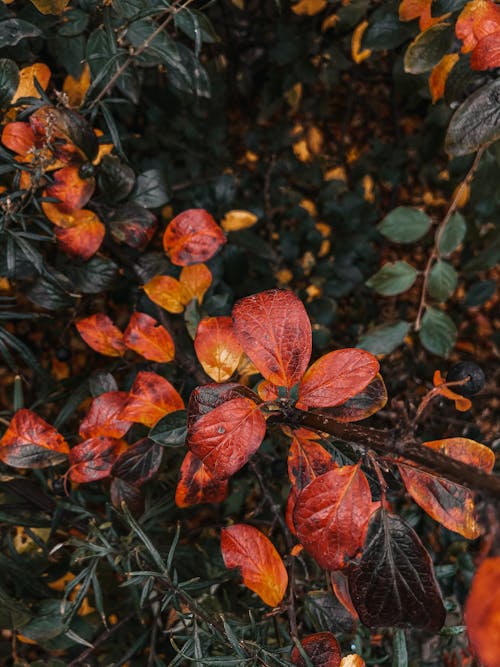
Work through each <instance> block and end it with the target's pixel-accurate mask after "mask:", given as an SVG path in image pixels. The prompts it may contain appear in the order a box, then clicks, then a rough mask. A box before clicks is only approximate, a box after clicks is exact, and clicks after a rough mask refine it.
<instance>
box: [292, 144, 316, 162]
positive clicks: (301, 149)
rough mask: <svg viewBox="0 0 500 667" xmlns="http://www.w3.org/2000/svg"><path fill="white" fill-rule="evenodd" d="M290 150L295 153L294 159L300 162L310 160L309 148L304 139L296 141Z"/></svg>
mask: <svg viewBox="0 0 500 667" xmlns="http://www.w3.org/2000/svg"><path fill="white" fill-rule="evenodd" d="M292 148H293V152H294V153H295V157H296V158H297V160H300V162H310V161H311V160H312V155H311V153H310V151H309V147H308V146H307V141H306V140H305V139H300V140H299V141H296V142H295V143H294V144H293V146H292Z"/></svg>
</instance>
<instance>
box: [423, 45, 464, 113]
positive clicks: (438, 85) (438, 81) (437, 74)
mask: <svg viewBox="0 0 500 667" xmlns="http://www.w3.org/2000/svg"><path fill="white" fill-rule="evenodd" d="M458 59H459V55H458V53H448V54H447V55H445V56H443V57H442V58H441V60H440V61H439V62H438V64H437V65H436V66H435V67H434V69H433V70H432V72H431V73H430V76H429V88H430V91H431V95H432V103H433V104H434V103H435V102H437V101H438V100H439V98H441V97H443V95H444V89H445V86H446V79H447V78H448V75H449V73H450V72H451V70H452V69H453V67H454V65H455V63H456V62H457V60H458Z"/></svg>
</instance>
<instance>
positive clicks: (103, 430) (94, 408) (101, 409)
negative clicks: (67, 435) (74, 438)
mask: <svg viewBox="0 0 500 667" xmlns="http://www.w3.org/2000/svg"><path fill="white" fill-rule="evenodd" d="M127 400H128V393H127V392H125V391H107V392H105V393H104V394H101V395H100V396H98V397H97V398H94V400H93V401H92V404H91V406H90V410H89V411H88V413H87V416H86V417H85V418H84V420H83V421H82V423H81V424H80V430H79V434H80V436H81V437H82V438H84V439H85V440H87V439H89V438H95V437H97V436H99V435H103V436H106V437H108V438H121V437H122V436H124V435H125V433H126V432H127V431H128V430H129V428H130V427H131V426H132V422H130V421H123V420H121V419H120V413H121V411H122V410H123V407H124V405H125V403H126V402H127Z"/></svg>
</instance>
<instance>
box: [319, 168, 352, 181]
mask: <svg viewBox="0 0 500 667" xmlns="http://www.w3.org/2000/svg"><path fill="white" fill-rule="evenodd" d="M323 180H324V181H343V182H344V183H346V182H347V174H346V171H345V169H344V167H332V168H331V169H328V170H327V171H325V174H324V176H323Z"/></svg>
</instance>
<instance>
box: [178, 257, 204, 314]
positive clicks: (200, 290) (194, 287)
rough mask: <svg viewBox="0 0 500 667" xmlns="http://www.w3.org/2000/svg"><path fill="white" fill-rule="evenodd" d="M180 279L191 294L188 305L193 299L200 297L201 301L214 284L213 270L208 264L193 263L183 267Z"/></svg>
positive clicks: (199, 301)
mask: <svg viewBox="0 0 500 667" xmlns="http://www.w3.org/2000/svg"><path fill="white" fill-rule="evenodd" d="M179 281H180V283H181V285H182V286H183V287H184V289H185V290H186V291H187V294H188V295H189V300H188V301H187V303H186V305H187V304H188V303H189V301H191V300H192V299H198V303H201V302H202V301H203V297H204V296H205V292H206V291H207V289H208V288H209V287H210V285H211V284H212V272H211V271H210V269H209V268H208V266H207V265H206V264H191V265H190V266H185V267H184V268H183V269H182V271H181V273H180V276H179Z"/></svg>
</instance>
